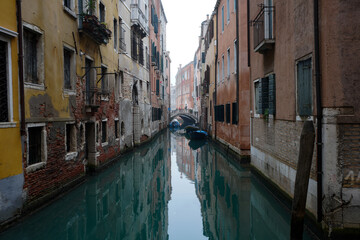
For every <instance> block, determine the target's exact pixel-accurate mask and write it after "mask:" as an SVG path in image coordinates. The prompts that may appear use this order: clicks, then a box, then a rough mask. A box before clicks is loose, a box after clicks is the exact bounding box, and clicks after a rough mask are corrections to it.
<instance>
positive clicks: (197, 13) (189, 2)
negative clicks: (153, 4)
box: [162, 0, 216, 84]
mask: <svg viewBox="0 0 360 240" xmlns="http://www.w3.org/2000/svg"><path fill="white" fill-rule="evenodd" d="M215 3H216V0H181V1H174V0H162V4H163V7H164V11H165V14H166V18H167V20H168V24H167V29H166V30H167V31H166V34H167V51H170V58H171V83H172V84H175V75H176V72H177V70H178V67H179V64H182V65H183V66H184V65H186V64H188V63H189V62H191V61H192V60H193V59H194V54H195V51H196V49H197V47H198V45H199V36H200V30H201V29H200V26H201V23H202V22H203V21H205V20H206V15H207V14H209V16H211V13H212V12H213V10H214V7H215Z"/></svg>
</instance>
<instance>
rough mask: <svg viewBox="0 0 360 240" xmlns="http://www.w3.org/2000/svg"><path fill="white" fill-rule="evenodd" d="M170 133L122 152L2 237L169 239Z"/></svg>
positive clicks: (0, 237) (1, 237)
mask: <svg viewBox="0 0 360 240" xmlns="http://www.w3.org/2000/svg"><path fill="white" fill-rule="evenodd" d="M168 137H169V136H168V135H167V134H162V135H161V136H159V137H158V138H157V139H155V140H154V143H153V144H151V145H148V146H146V147H143V148H140V149H138V150H137V151H136V152H135V153H134V154H129V155H126V156H124V157H123V160H121V161H120V162H118V163H117V164H116V165H114V166H112V167H110V168H109V169H107V170H105V171H104V172H102V173H101V174H99V175H98V176H97V177H94V178H92V179H90V180H89V181H88V182H86V183H85V184H84V185H82V186H80V187H79V188H77V189H75V190H74V191H73V192H71V193H69V194H68V195H66V196H65V197H64V198H63V199H61V200H59V201H57V202H55V203H54V204H53V205H51V206H50V207H49V208H48V209H45V210H44V211H42V212H39V214H35V215H34V216H33V217H32V218H31V219H29V221H27V222H24V223H23V224H22V225H18V226H17V227H15V228H14V229H12V230H9V231H8V232H6V234H9V235H1V236H0V239H3V238H4V239H24V238H29V239H167V238H168V236H167V235H168V233H167V226H168V211H167V204H168V201H169V200H170V191H171V183H170V181H169V180H170V178H171V176H170V169H171V166H170V152H169V145H168V144H169V140H168ZM45 218H46V219H47V220H46V221H45V222H44V221H43V220H44V219H45ZM38 222H42V224H38ZM34 223H36V229H37V231H34V226H33V224H34ZM20 228H21V231H19V229H20ZM10 234H11V237H9V236H10Z"/></svg>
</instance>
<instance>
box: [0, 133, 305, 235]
mask: <svg viewBox="0 0 360 240" xmlns="http://www.w3.org/2000/svg"><path fill="white" fill-rule="evenodd" d="M170 144H171V146H170ZM189 145H190V146H192V144H191V143H190V144H189V141H188V140H187V139H185V138H184V137H183V136H175V135H173V134H171V141H170V135H169V133H164V134H162V135H160V136H159V137H158V138H156V140H154V141H153V142H152V143H151V144H149V145H147V146H146V147H143V148H141V149H139V150H137V151H135V153H132V154H128V155H126V156H122V157H121V159H122V160H120V161H119V162H118V163H116V164H114V165H112V166H110V167H109V168H108V169H107V170H105V171H103V172H102V173H100V174H98V175H96V176H92V177H90V178H89V179H88V180H87V181H86V182H85V184H83V185H81V186H80V187H78V188H77V189H75V190H73V191H72V192H70V193H68V194H66V195H65V196H64V197H63V198H61V199H60V200H58V201H56V202H55V203H53V204H51V205H50V206H48V207H46V208H44V209H42V210H41V211H39V212H37V213H36V214H33V215H32V216H30V217H28V218H26V219H25V220H24V221H23V222H22V223H21V224H19V225H17V226H15V227H14V228H11V229H9V230H8V231H7V232H5V233H3V234H2V235H0V240H1V239H74V240H78V239H79V240H82V239H288V236H289V234H290V230H289V229H290V227H289V222H290V213H289V212H288V211H287V210H286V209H284V207H283V206H282V205H281V204H280V203H279V201H278V200H276V199H275V198H274V196H273V195H272V194H271V193H270V192H269V191H268V190H267V189H266V188H265V187H264V185H263V184H262V183H261V181H259V179H258V178H257V177H255V176H254V175H252V173H251V171H250V170H249V169H248V168H243V167H241V166H239V165H238V164H237V163H235V162H234V161H233V160H232V159H231V158H229V157H228V156H226V155H224V154H223V153H222V152H221V151H219V150H218V149H217V148H216V147H215V146H214V145H213V144H211V143H207V144H203V143H201V146H198V145H196V146H195V147H192V148H191V147H190V146H189ZM304 239H310V237H309V236H307V235H306V236H305V237H304Z"/></svg>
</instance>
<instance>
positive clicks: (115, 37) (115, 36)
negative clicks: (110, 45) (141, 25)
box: [114, 19, 118, 50]
mask: <svg viewBox="0 0 360 240" xmlns="http://www.w3.org/2000/svg"><path fill="white" fill-rule="evenodd" d="M117 31H118V25H117V20H116V19H114V49H115V50H117V41H118V33H117Z"/></svg>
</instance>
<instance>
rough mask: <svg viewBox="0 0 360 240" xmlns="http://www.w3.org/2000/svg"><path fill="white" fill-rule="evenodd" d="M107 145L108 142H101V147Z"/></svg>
mask: <svg viewBox="0 0 360 240" xmlns="http://www.w3.org/2000/svg"><path fill="white" fill-rule="evenodd" d="M107 145H109V143H108V142H103V143H101V147H106V146H107Z"/></svg>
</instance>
